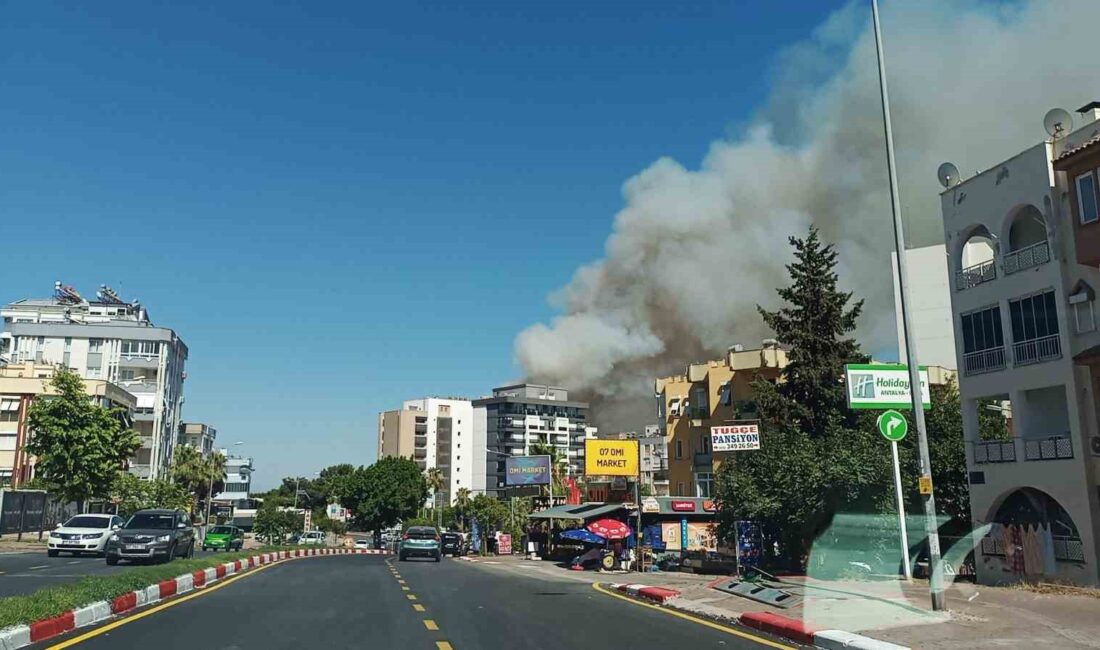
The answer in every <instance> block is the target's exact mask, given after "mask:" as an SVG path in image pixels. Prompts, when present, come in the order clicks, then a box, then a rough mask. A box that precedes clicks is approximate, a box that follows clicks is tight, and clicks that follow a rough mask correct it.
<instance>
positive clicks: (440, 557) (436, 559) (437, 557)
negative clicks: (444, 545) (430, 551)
mask: <svg viewBox="0 0 1100 650" xmlns="http://www.w3.org/2000/svg"><path fill="white" fill-rule="evenodd" d="M442 559H443V554H442V553H436V554H435V561H436V562H439V561H440V560H442Z"/></svg>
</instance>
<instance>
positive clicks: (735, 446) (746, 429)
mask: <svg viewBox="0 0 1100 650" xmlns="http://www.w3.org/2000/svg"><path fill="white" fill-rule="evenodd" d="M710 448H711V451H749V450H752V449H760V423H759V422H743V423H740V424H731V425H728V426H721V427H711V428H710Z"/></svg>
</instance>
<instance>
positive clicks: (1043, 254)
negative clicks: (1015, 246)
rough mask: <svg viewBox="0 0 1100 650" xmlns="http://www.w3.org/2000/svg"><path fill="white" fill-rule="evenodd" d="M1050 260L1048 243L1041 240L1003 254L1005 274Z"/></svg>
mask: <svg viewBox="0 0 1100 650" xmlns="http://www.w3.org/2000/svg"><path fill="white" fill-rule="evenodd" d="M1049 261H1050V244H1048V243H1047V242H1045V241H1041V242H1039V243H1038V244H1032V245H1031V246H1025V247H1024V248H1021V249H1020V250H1015V251H1012V252H1011V253H1008V254H1007V255H1005V256H1004V262H1003V263H1004V267H1005V275H1008V274H1010V273H1015V272H1017V271H1023V270H1026V269H1030V268H1032V267H1035V266H1039V265H1040V264H1046V263H1047V262H1049Z"/></svg>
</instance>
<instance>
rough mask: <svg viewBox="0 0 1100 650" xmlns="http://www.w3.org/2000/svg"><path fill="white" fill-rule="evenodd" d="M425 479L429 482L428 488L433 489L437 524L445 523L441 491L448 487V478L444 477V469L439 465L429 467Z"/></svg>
mask: <svg viewBox="0 0 1100 650" xmlns="http://www.w3.org/2000/svg"><path fill="white" fill-rule="evenodd" d="M424 480H425V482H426V483H427V484H428V489H429V490H431V494H432V502H433V503H434V507H433V508H432V510H433V511H434V512H435V515H436V516H435V519H436V522H437V523H436V524H435V525H437V526H442V525H443V520H442V517H443V510H442V504H440V503H439V493H440V492H441V491H442V490H443V488H445V487H447V480H446V479H445V478H443V471H442V470H440V469H439V468H438V467H429V468H428V471H427V472H425V474H424Z"/></svg>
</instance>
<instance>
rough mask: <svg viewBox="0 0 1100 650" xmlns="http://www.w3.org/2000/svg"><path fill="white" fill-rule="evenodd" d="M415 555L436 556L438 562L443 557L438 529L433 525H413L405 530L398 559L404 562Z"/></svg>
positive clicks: (398, 551)
mask: <svg viewBox="0 0 1100 650" xmlns="http://www.w3.org/2000/svg"><path fill="white" fill-rule="evenodd" d="M414 556H420V557H430V558H434V559H435V561H436V562H438V561H439V560H440V559H441V558H442V557H443V548H442V547H441V546H440V543H439V531H438V530H436V529H435V528H433V527H431V526H413V527H411V528H409V529H408V530H406V531H405V534H404V536H402V538H401V545H400V546H398V547H397V559H398V560H400V561H402V562H404V561H405V560H406V558H410V557H414Z"/></svg>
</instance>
